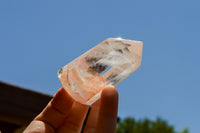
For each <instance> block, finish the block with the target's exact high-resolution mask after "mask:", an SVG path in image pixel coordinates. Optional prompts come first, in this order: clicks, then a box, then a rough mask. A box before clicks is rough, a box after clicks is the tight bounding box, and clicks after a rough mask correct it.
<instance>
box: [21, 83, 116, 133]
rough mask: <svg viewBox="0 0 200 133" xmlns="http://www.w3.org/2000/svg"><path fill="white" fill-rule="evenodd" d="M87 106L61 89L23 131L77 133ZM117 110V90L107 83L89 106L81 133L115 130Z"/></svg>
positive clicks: (104, 132)
mask: <svg viewBox="0 0 200 133" xmlns="http://www.w3.org/2000/svg"><path fill="white" fill-rule="evenodd" d="M88 109H89V106H88V105H83V104H80V103H78V102H76V101H74V100H73V99H72V98H71V97H70V95H69V94H68V93H67V92H66V91H65V90H64V89H63V88H61V89H59V90H58V92H57V93H56V94H55V96H54V97H53V98H52V100H51V101H50V102H49V103H48V105H47V106H46V107H45V108H44V110H43V111H42V112H41V113H40V114H39V115H38V116H36V118H35V119H34V120H33V121H32V122H31V123H30V124H29V126H28V127H27V128H26V129H25V131H24V133H80V132H81V128H82V124H83V122H84V119H85V117H86V114H87V111H88ZM117 111H118V92H117V90H116V88H115V87H112V86H108V87H106V88H104V89H103V91H102V94H101V98H100V99H99V100H97V101H96V102H95V103H94V104H93V105H92V107H91V110H90V113H89V116H88V120H87V123H86V126H85V129H84V133H116V123H117Z"/></svg>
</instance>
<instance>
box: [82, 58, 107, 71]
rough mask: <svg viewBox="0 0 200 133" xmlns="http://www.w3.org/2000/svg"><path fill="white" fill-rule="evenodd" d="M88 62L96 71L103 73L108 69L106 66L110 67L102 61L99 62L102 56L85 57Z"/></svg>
mask: <svg viewBox="0 0 200 133" xmlns="http://www.w3.org/2000/svg"><path fill="white" fill-rule="evenodd" d="M85 59H86V61H87V63H88V64H89V65H90V67H89V68H90V69H93V70H94V71H96V72H98V73H102V72H103V71H105V70H106V68H108V66H107V65H103V64H101V63H97V61H98V60H100V59H101V58H95V57H94V58H88V57H85Z"/></svg>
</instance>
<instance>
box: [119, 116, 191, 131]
mask: <svg viewBox="0 0 200 133" xmlns="http://www.w3.org/2000/svg"><path fill="white" fill-rule="evenodd" d="M117 133H176V132H175V131H174V128H173V126H170V125H168V123H167V122H166V121H165V120H162V119H161V118H157V119H156V121H151V120H149V119H144V120H138V121H136V120H135V119H134V118H126V119H124V120H123V121H121V122H119V123H118V124H117ZM184 133H185V132H184ZM187 133H188V132H187Z"/></svg>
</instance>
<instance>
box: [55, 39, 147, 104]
mask: <svg viewBox="0 0 200 133" xmlns="http://www.w3.org/2000/svg"><path fill="white" fill-rule="evenodd" d="M142 49H143V43H142V42H140V41H133V40H125V39H121V38H108V39H106V40H105V41H103V42H101V43H100V44H98V45H97V46H95V47H94V48H92V49H90V50H89V51H87V52H86V53H84V54H83V55H81V56H79V57H78V58H76V59H75V60H73V61H72V62H70V63H69V64H67V65H65V66H64V67H62V68H61V69H60V70H59V71H58V77H59V79H60V82H61V84H62V86H63V87H64V89H65V90H66V91H67V92H68V93H69V94H70V95H71V96H72V98H73V99H74V100H76V101H78V102H80V103H82V104H87V105H91V104H92V103H94V102H95V101H96V100H98V99H99V98H100V95H101V90H102V89H103V88H104V87H106V86H108V85H113V86H115V85H117V84H118V83H119V82H121V81H122V80H123V79H125V78H126V77H127V76H129V75H130V74H131V73H133V72H134V71H135V70H136V69H138V67H139V66H140V65H141V59H142Z"/></svg>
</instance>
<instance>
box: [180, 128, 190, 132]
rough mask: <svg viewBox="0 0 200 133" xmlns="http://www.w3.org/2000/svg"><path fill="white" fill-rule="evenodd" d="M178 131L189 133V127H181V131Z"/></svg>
mask: <svg viewBox="0 0 200 133" xmlns="http://www.w3.org/2000/svg"><path fill="white" fill-rule="evenodd" d="M179 133H189V128H188V127H186V128H185V129H183V131H181V132H179Z"/></svg>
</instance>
